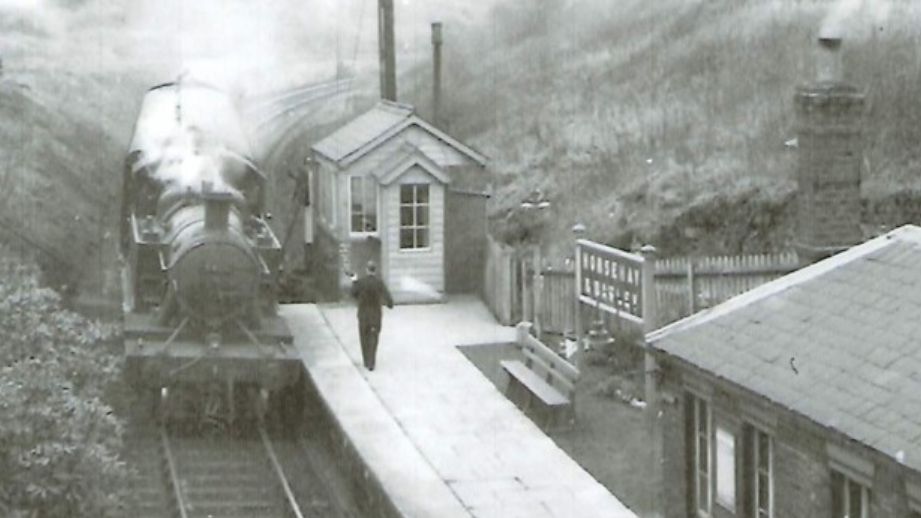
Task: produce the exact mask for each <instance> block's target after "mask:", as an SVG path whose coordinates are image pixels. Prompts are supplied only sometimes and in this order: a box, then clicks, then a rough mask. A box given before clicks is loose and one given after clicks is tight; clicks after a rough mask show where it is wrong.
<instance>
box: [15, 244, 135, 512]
mask: <svg viewBox="0 0 921 518" xmlns="http://www.w3.org/2000/svg"><path fill="white" fill-rule="evenodd" d="M38 279H39V272H38V269H37V268H35V267H34V266H31V265H23V264H21V263H20V262H19V261H18V260H17V259H15V258H11V257H10V256H9V255H8V254H4V253H3V250H0V314H2V315H4V324H3V326H2V327H0V514H3V515H5V516H9V515H16V514H23V515H31V516H36V515H37V516H43V517H53V516H111V515H114V514H116V511H115V510H116V507H117V506H118V505H119V503H120V502H119V490H120V487H121V486H120V483H121V481H123V480H124V479H125V477H126V475H127V468H126V466H125V464H124V463H123V462H122V461H120V460H119V458H118V454H119V452H120V450H121V433H122V425H121V423H120V421H119V419H118V418H117V417H116V416H115V415H114V413H113V411H112V408H111V407H110V406H109V405H108V404H107V403H106V402H105V395H106V391H107V389H108V388H109V387H110V386H111V384H112V383H113V382H114V381H115V380H116V379H117V376H118V372H119V367H120V366H119V356H118V355H117V354H115V353H114V351H113V349H114V347H113V346H114V343H115V339H116V338H117V330H116V328H115V327H114V326H107V325H102V324H99V323H95V322H90V321H88V320H86V319H84V318H83V317H81V316H80V315H78V314H76V313H73V312H71V311H67V310H65V309H63V308H62V307H61V299H60V296H59V295H58V294H57V293H56V292H54V291H53V290H51V289H48V288H44V287H42V286H41V285H40V284H39V280H38Z"/></svg>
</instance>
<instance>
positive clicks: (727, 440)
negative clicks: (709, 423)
mask: <svg viewBox="0 0 921 518" xmlns="http://www.w3.org/2000/svg"><path fill="white" fill-rule="evenodd" d="M713 445H714V446H716V447H715V448H714V449H713V455H714V457H715V459H716V461H715V462H714V465H715V467H716V470H715V471H716V472H715V473H714V477H713V479H714V481H713V485H714V486H715V487H716V503H717V504H719V505H720V507H722V508H723V509H726V510H728V511H732V512H733V513H735V511H736V500H737V496H736V435H735V434H734V433H733V432H732V429H730V428H728V427H726V426H721V425H719V424H717V425H716V426H715V427H714V433H713ZM724 455H728V458H723V456H724ZM724 468H725V469H724Z"/></svg>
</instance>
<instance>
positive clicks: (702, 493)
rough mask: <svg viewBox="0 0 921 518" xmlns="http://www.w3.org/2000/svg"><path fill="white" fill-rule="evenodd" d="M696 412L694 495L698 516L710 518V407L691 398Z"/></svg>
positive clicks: (698, 399)
mask: <svg viewBox="0 0 921 518" xmlns="http://www.w3.org/2000/svg"><path fill="white" fill-rule="evenodd" d="M691 401H692V402H693V410H694V457H693V458H694V493H695V495H696V499H695V501H696V506H697V514H698V516H710V473H711V469H710V468H711V466H710V405H709V404H708V403H707V401H706V400H705V399H701V398H699V397H693V396H692V398H691Z"/></svg>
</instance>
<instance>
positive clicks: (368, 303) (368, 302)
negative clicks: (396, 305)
mask: <svg viewBox="0 0 921 518" xmlns="http://www.w3.org/2000/svg"><path fill="white" fill-rule="evenodd" d="M352 296H353V297H355V299H357V300H358V321H359V322H360V323H363V324H367V325H373V326H375V327H378V328H380V326H381V306H383V305H385V304H386V305H387V307H388V308H392V307H393V298H392V297H391V296H390V291H389V290H388V289H387V285H386V284H384V281H382V280H380V279H379V278H377V276H375V275H365V276H364V277H362V278H361V279H358V280H357V281H355V282H353V283H352Z"/></svg>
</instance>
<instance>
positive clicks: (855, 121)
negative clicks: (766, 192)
mask: <svg viewBox="0 0 921 518" xmlns="http://www.w3.org/2000/svg"><path fill="white" fill-rule="evenodd" d="M841 47H842V39H841V37H840V36H838V35H836V34H833V33H827V32H826V33H823V34H821V35H820V36H819V38H818V53H817V55H816V58H817V59H816V78H815V80H814V81H813V82H812V83H811V84H807V85H803V86H800V87H798V88H797V89H796V94H795V96H794V97H795V105H796V123H797V139H798V142H799V146H798V147H799V160H798V164H797V183H798V192H797V217H796V248H797V250H798V252H799V255H800V258H801V261H802V262H803V263H804V264H809V263H813V262H815V261H818V260H820V259H823V258H825V257H828V256H830V255H832V254H835V253H837V252H839V251H841V250H844V249H846V248H849V247H851V246H853V245H855V244H857V243H859V242H860V241H862V239H863V232H862V231H861V227H860V210H861V204H860V166H861V163H862V160H863V145H862V128H861V122H862V120H861V119H862V118H863V111H864V95H865V94H864V93H863V92H861V91H859V90H858V89H857V88H856V87H855V86H853V85H850V84H848V83H846V82H845V81H844V79H843V74H842V66H841V62H842V61H841Z"/></svg>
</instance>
